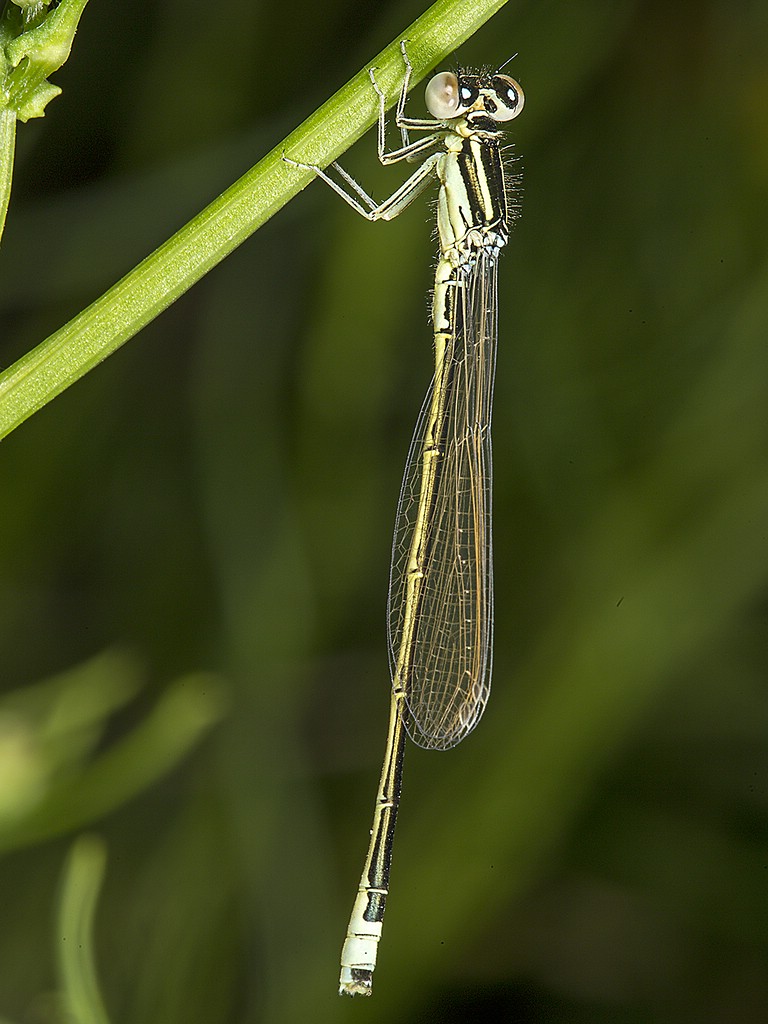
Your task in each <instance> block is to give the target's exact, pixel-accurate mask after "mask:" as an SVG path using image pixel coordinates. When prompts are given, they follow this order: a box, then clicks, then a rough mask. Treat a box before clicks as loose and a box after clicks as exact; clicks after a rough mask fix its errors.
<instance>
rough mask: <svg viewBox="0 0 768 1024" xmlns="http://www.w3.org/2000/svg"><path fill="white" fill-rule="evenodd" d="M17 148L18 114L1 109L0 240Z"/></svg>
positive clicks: (9, 198)
mask: <svg viewBox="0 0 768 1024" xmlns="http://www.w3.org/2000/svg"><path fill="white" fill-rule="evenodd" d="M15 148H16V112H15V111H13V110H11V108H10V107H0V239H1V238H2V237H3V228H4V227H5V218H6V214H7V213H8V203H9V202H10V200H11V180H12V178H13V154H14V151H15Z"/></svg>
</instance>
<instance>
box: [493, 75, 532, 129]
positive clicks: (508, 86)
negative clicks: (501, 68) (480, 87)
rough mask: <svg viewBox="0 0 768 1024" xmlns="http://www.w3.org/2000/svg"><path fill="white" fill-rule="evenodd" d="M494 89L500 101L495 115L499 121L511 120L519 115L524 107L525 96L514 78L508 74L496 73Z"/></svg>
mask: <svg viewBox="0 0 768 1024" xmlns="http://www.w3.org/2000/svg"><path fill="white" fill-rule="evenodd" d="M493 89H494V92H495V93H496V98H497V100H498V102H499V106H498V109H497V110H496V112H495V114H494V117H495V119H496V120H497V121H511V120H512V118H513V117H517V115H518V114H519V113H520V111H521V110H522V109H523V105H524V103H525V96H524V95H523V90H522V89H521V88H520V86H519V85H518V83H517V82H516V81H515V80H514V78H508V77H507V76H506V75H496V77H495V78H494V80H493Z"/></svg>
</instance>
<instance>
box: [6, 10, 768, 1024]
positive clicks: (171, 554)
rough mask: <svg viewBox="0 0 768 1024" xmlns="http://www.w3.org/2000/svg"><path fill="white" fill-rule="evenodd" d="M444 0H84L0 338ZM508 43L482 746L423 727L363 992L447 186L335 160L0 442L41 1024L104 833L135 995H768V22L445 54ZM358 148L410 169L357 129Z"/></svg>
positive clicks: (87, 284) (94, 285)
mask: <svg viewBox="0 0 768 1024" xmlns="http://www.w3.org/2000/svg"><path fill="white" fill-rule="evenodd" d="M421 10H422V7H421V5H419V4H417V3H416V2H415V0H391V2H390V0H387V2H382V3H379V4H375V5H374V4H371V5H360V4H358V3H351V2H334V0H328V2H327V3H324V4H322V5H319V4H304V3H300V4H296V5H288V6H287V7H286V5H284V4H283V5H273V4H267V3H264V2H257V3H250V2H245V0H233V2H232V3H231V4H229V5H227V9H226V18H225V17H224V16H223V15H222V14H221V11H220V10H219V11H218V13H217V17H216V18H213V17H212V16H211V13H210V5H209V4H207V3H203V2H201V0H184V2H183V3H182V2H181V0H166V2H165V3H163V4H157V5H141V4H134V5H129V4H120V5H115V4H96V5H94V4H91V5H90V6H89V7H88V11H87V15H86V17H85V18H84V20H83V22H82V24H81V26H80V29H79V31H78V37H77V47H76V52H75V54H74V56H73V58H72V59H70V61H69V62H68V63H67V64H66V66H65V67H64V68H62V69H61V71H59V72H58V73H57V84H59V85H60V86H61V87H62V88H63V94H62V96H61V97H60V98H59V99H58V101H57V103H56V104H55V105H54V106H53V107H51V109H50V111H49V115H48V116H47V117H46V118H45V119H44V120H43V121H39V122H30V123H29V124H28V125H26V126H25V127H24V130H23V131H21V132H20V133H19V139H18V150H17V164H16V176H15V183H14V195H13V199H12V202H11V208H10V212H9V217H8V223H7V227H6V233H5V237H4V240H3V248H2V250H1V251H0V360H1V361H2V363H3V365H7V364H9V363H11V362H12V361H13V360H14V359H16V358H18V357H19V356H20V355H22V354H23V353H24V352H25V351H26V350H27V349H28V348H29V347H31V346H32V345H33V344H35V343H36V342H38V341H39V340H41V339H42V338H43V337H45V336H46V335H47V334H48V333H50V332H51V331H52V330H54V329H55V328H56V327H57V326H59V325H60V324H61V323H62V322H64V320H65V319H67V318H68V317H70V316H72V315H73V314H75V313H76V312H77V311H78V310H79V309H80V308H82V307H83V306H84V305H85V304H86V303H87V302H89V301H91V299H93V298H94V297H96V296H97V295H98V294H100V293H101V292H102V291H103V290H104V289H105V288H107V287H108V286H109V285H110V284H111V283H112V282H113V281H114V280H115V279H116V278H117V277H118V276H119V275H120V274H122V273H124V272H125V271H126V270H128V269H130V268H131V266H133V265H134V264H135V263H136V262H137V261H138V260H139V259H140V258H141V257H142V256H144V255H145V254H146V253H147V252H148V251H150V250H151V249H152V248H153V247H154V246H155V245H157V244H158V243H159V242H161V241H162V240H163V239H164V238H165V237H167V235H168V234H169V233H170V232H171V231H172V230H174V229H175V228H176V227H177V226H178V225H180V224H181V223H183V222H184V221H185V220H187V219H188V218H189V217H190V216H191V215H192V214H193V213H194V212H195V211H196V210H197V209H199V208H200V207H202V206H203V205H204V204H205V203H206V202H208V201H209V200H210V199H211V198H212V197H213V196H214V195H216V194H218V193H219V192H221V191H222V190H223V189H224V188H225V187H226V186H227V185H228V184H229V183H230V182H231V181H232V180H233V179H234V178H235V177H236V176H237V175H239V174H241V173H242V172H243V171H244V170H245V169H246V168H247V167H248V166H249V165H250V164H251V163H253V162H254V161H255V160H256V159H258V157H259V156H260V155H261V154H263V153H264V152H266V151H267V149H268V148H270V147H271V146H273V145H275V144H276V143H277V142H279V140H280V139H281V138H282V137H283V136H284V135H285V134H286V133H287V132H288V130H290V128H291V127H293V126H294V125H295V124H297V123H298V122H299V121H300V120H301V119H302V118H303V117H304V116H306V115H307V114H308V113H309V112H311V111H312V110H313V109H314V108H315V107H316V106H317V105H318V104H319V103H320V102H321V101H322V100H323V99H324V98H326V97H327V96H328V95H329V94H330V93H331V92H332V91H333V90H334V89H336V88H337V87H338V86H339V85H341V84H342V83H343V82H345V81H346V80H347V79H348V78H350V77H351V75H352V74H353V73H355V72H356V71H358V70H359V68H360V67H362V66H364V65H365V63H366V61H367V60H368V59H369V57H370V55H371V54H373V53H375V52H377V51H378V50H379V49H380V48H381V47H382V46H383V45H385V44H386V43H387V42H389V41H390V40H391V39H393V38H395V37H396V36H397V33H398V32H399V31H402V28H403V26H405V25H407V24H408V23H409V22H410V21H411V20H413V18H414V17H416V16H417V15H418V14H419V13H420V11H421ZM286 13H287V14H289V15H290V28H291V41H290V46H288V45H287V44H286V33H285V18H286ZM233 25H237V26H238V29H239V31H237V32H233V31H232V26H233ZM223 41H226V46H225V47H224V46H223ZM516 51H519V56H518V57H517V58H516V59H515V61H514V65H513V66H514V71H513V74H514V75H515V77H517V78H519V80H520V81H521V83H522V85H523V87H524V88H525V91H526V109H525V112H524V114H523V116H522V117H521V119H520V120H519V122H515V123H514V125H513V126H512V127H513V130H512V131H511V133H510V134H511V136H512V137H513V138H514V141H515V145H516V150H517V153H519V154H520V155H521V161H520V163H519V164H518V165H517V167H518V168H522V170H523V174H524V186H523V194H522V199H521V202H522V215H521V218H520V221H519V223H518V225H517V227H516V229H515V231H514V233H513V237H512V240H511V243H510V246H509V249H508V251H507V253H505V256H504V260H503V264H502V267H501V273H500V277H501V295H500V305H501V336H500V348H499V359H498V372H497V392H496V405H495V414H494V415H495V421H494V438H495V558H496V604H497V630H496V632H497V636H496V645H495V663H494V694H493V699H492V701H491V703H490V705H489V708H488V711H487V712H486V715H485V717H484V719H483V722H482V724H481V726H480V727H479V728H478V729H477V731H476V732H475V733H474V734H473V735H472V737H471V738H470V739H469V740H467V742H466V743H464V744H462V745H461V746H460V747H459V748H458V749H457V750H455V751H453V752H451V753H450V754H445V755H441V754H434V753H428V752H423V751H419V750H416V749H414V748H409V750H408V755H407V761H406V778H405V791H404V802H403V807H402V812H401V816H400V824H399V834H398V840H397V847H396V851H395V860H394V868H393V880H392V881H393V894H392V898H391V901H390V906H389V909H388V918H387V922H386V927H385V930H384V939H383V943H382V949H381V955H380V965H379V968H378V970H377V978H376V985H375V991H374V995H373V998H372V999H371V1001H370V1002H369V1003H367V1004H366V1005H364V1006H360V1005H356V1004H354V1003H352V1002H342V1001H341V1000H339V998H338V997H337V995H336V979H337V958H338V953H339V949H340V946H341V941H342V938H343V932H344V928H345V925H346V921H347V917H348V913H349V909H350V905H351V900H352V896H353V893H354V889H355V886H356V883H357V878H358V875H359V871H360V867H361V863H362V856H363V852H364V846H365V841H366V830H367V829H368V827H369V824H370V812H371V809H372V801H373V797H374V792H375V785H376V778H377V774H378V771H379V759H380V756H381V753H382V751H383V744H384V733H385V727H386V713H387V705H388V679H387V658H386V652H385V639H384V627H383V619H384V604H385V597H386V594H385V590H386V579H387V568H388V558H389V543H390V540H389V538H390V534H391V527H392V522H393V518H394V507H395V503H396V497H397V492H398V487H399V477H400V473H401V471H402V465H403V462H404V459H405V453H406V451H407V445H408V441H409V437H410V431H411V429H412V426H413V423H414V422H415V419H416V413H417V410H418V408H419V403H420V400H421V396H422V394H423V392H424V390H425V389H426V385H427V382H428V380H429V377H430V372H431V371H430V361H431V354H430V334H429V329H428V326H427V316H426V310H427V302H426V299H425V296H426V294H427V292H428V290H429V287H430V270H431V266H432V263H433V259H434V257H433V254H432V241H431V238H430V234H431V212H430V208H429V204H428V202H426V201H425V202H423V203H420V204H416V205H414V207H413V209H412V210H411V211H410V212H409V215H408V216H404V217H402V218H400V220H399V221H397V222H394V223H392V224H390V225H379V226H371V225H369V224H366V223H364V222H362V221H359V220H358V219H357V218H355V217H354V216H353V215H352V214H351V213H350V211H349V210H348V209H346V207H344V204H342V203H340V202H337V201H336V200H335V199H334V197H333V196H332V195H330V194H329V193H328V192H327V190H323V189H321V188H320V187H319V186H317V187H311V188H310V189H308V190H307V191H306V192H305V193H304V194H303V196H301V197H299V199H297V200H296V201H295V202H294V203H292V204H291V206H290V207H289V208H287V209H286V210H285V211H284V212H283V213H282V214H281V215H280V216H278V217H277V218H275V219H274V220H272V221H271V222H270V223H269V224H267V225H266V226H265V227H264V228H263V229H262V230H260V231H259V232H258V234H257V235H256V236H255V237H254V238H253V239H252V240H251V241H250V242H249V243H248V244H247V245H246V246H243V248H242V249H241V250H239V251H238V252H236V253H235V254H234V255H233V257H231V258H230V259H229V260H227V261H226V263H225V264H224V265H222V266H221V267H219V268H217V269H216V270H215V271H214V272H212V273H211V274H210V275H209V276H208V278H207V279H206V280H204V281H203V282H202V283H201V284H200V285H199V286H198V287H196V288H195V289H194V290H193V291H192V292H190V293H189V294H188V295H186V296H185V297H184V298H183V299H182V300H180V301H179V302H177V303H176V304H175V305H174V306H173V307H172V308H171V309H169V310H168V311H167V312H166V313H165V314H164V315H163V316H162V317H161V318H159V319H158V320H157V321H155V322H154V323H153V324H152V325H150V326H149V327H148V328H147V329H146V330H145V331H144V332H143V333H142V334H141V335H140V336H139V337H138V338H136V339H135V340H134V341H132V342H131V343H130V344H129V345H128V346H126V347H125V348H124V349H123V350H122V351H121V352H120V353H118V354H117V355H116V356H115V357H114V358H112V359H110V360H109V361H108V362H107V363H105V364H104V366H103V367H101V368H100V369H98V370H96V371H95V372H93V373H91V374H89V375H88V377H87V378H86V379H84V380H83V381H81V382H79V383H78V384H77V385H76V386H74V387H73V388H71V389H70V390H69V391H68V392H66V393H65V394H64V395H62V396H61V397H60V398H58V399H57V400H56V401H55V402H54V403H52V404H51V405H50V406H48V407H47V408H45V409H44V410H42V411H41V412H40V413H38V414H37V415H35V416H34V417H33V418H32V419H31V420H29V421H28V422H27V423H26V424H25V425H24V426H23V427H22V428H20V429H19V430H17V431H15V433H14V434H13V435H11V436H10V437H9V438H8V439H7V440H6V441H5V442H4V443H3V445H2V448H0V480H1V481H2V512H3V515H2V525H3V528H2V530H1V531H0V666H2V682H3V688H4V690H5V691H7V693H6V695H5V697H4V698H2V699H0V839H1V840H2V844H3V847H4V858H3V870H2V873H0V901H1V903H2V906H3V922H4V928H3V931H2V935H0V964H1V965H2V969H1V970H0V1015H5V1016H6V1017H7V1018H8V1019H11V1020H14V1021H15V1022H17V1024H20V1022H33V1024H37V1022H40V1021H42V1022H45V1024H47V1022H49V1021H53V1020H59V1019H60V1016H59V1014H60V1005H61V1004H60V1002H59V999H58V997H56V996H55V995H54V990H56V988H57V987H64V988H66V985H67V981H66V976H64V977H63V978H62V977H61V976H59V975H57V963H62V961H61V959H60V957H61V949H60V947H59V945H58V942H59V932H60V929H59V927H58V926H57V925H56V924H55V923H54V922H55V920H56V914H57V907H59V908H60V909H59V911H58V913H59V915H60V920H64V916H63V915H64V911H65V910H66V909H67V908H69V909H70V910H71V912H72V914H74V915H75V918H73V919H78V920H79V918H77V914H78V913H79V914H80V915H81V916H82V918H83V920H87V917H88V905H87V904H88V901H89V900H92V899H93V898H95V892H96V890H97V889H98V884H99V883H98V875H99V872H100V865H99V860H98V858H99V856H100V853H99V852H98V851H99V850H100V847H90V848H83V847H82V846H81V847H75V848H74V850H73V852H72V854H71V857H72V858H74V859H71V860H69V861H67V856H68V854H67V851H68V850H69V848H70V846H71V844H72V841H73V838H74V837H75V836H76V834H77V831H78V830H79V829H80V828H82V827H87V828H88V829H89V830H93V829H96V830H97V831H98V833H99V835H100V836H101V837H103V841H104V842H105V844H106V849H107V864H106V873H105V877H104V882H103V887H102V891H101V895H100V897H99V903H98V906H97V908H96V916H95V932H94V936H93V950H92V951H90V950H89V951H88V955H89V956H91V955H92V956H93V958H94V959H95V962H96V963H97V964H98V968H99V984H100V987H101V996H102V998H103V1002H104V1004H105V1006H106V1008H107V1012H108V1015H109V1019H110V1020H111V1021H112V1022H113V1024H147V1022H152V1024H177V1022H178V1024H181V1022H185V1024H186V1022H189V1021H198V1020H199V1021H216V1022H233V1024H234V1022H245V1021H249V1022H254V1021H258V1022H265V1024H295V1022H296V1021H297V1020H302V1019H306V1018H307V1017H308V1016H311V1018H312V1020H313V1021H315V1022H316V1024H322V1022H324V1021H334V1022H336V1021H342V1022H343V1021H347V1020H349V1021H351V1020H353V1019H357V1018H358V1017H359V1015H360V1014H361V1013H364V1014H365V1016H366V1020H368V1021H376V1022H378V1021H398V1022H399V1024H407V1022H411V1021H413V1022H415V1021H419V1022H420V1024H423V1022H428V1021H435V1022H437V1021H440V1022H450V1021H467V1020H473V1021H474V1020H483V1019H490V1020H495V1021H498V1020H509V1021H515V1022H521V1024H522V1022H537V1024H538V1022H542V1024H558V1022H560V1021H562V1022H568V1024H574V1022H575V1024H580V1022H585V1024H593V1022H603V1021H605V1022H608V1021H610V1022H611V1024H639V1022H646V1021H648V1022H650V1021H653V1022H660V1021H663V1022H665V1024H666V1022H669V1024H684V1022H685V1024H687V1022H690V1021H696V1022H697V1024H708V1022H713V1024H715V1022H728V1024H740V1022H744V1024H753V1022H755V1021H758V1020H763V1019H766V1018H768V960H767V959H766V956H765V950H766V948H768V912H767V911H766V907H768V901H766V898H765V891H766V885H767V884H768V699H767V696H768V686H767V685H766V670H767V669H768V458H767V457H768V344H767V342H768V246H766V244H765V239H766V237H768V225H767V224H766V219H768V202H766V199H767V198H768V132H766V118H765V110H766V107H767V106H768V70H767V69H768V59H767V58H768V8H767V7H766V5H765V3H764V2H762V0H761V2H758V0H741V2H738V3H736V4H732V3H729V4H726V3H724V2H723V0H705V2H704V3H697V4H695V5H694V4H693V3H690V2H687V0H684V2H682V3H678V4H674V5H670V4H665V3H661V2H658V0H656V2H645V3H641V2H636V3H632V2H629V0H626V2H619V3H616V2H614V3H608V2H605V0H603V2H597V0H581V2H580V3H578V4H562V3H552V2H541V0H540V2H538V3H534V2H532V0H517V2H516V0H511V2H510V3H509V4H507V6H506V7H505V8H504V9H503V10H502V12H501V13H500V14H499V15H498V16H497V17H495V18H494V19H493V20H492V21H491V22H490V23H489V24H488V25H487V26H486V27H485V28H484V29H483V30H482V31H481V32H479V33H478V34H477V35H476V36H475V37H474V38H473V39H471V40H470V41H469V42H468V43H467V44H466V45H465V46H464V47H463V48H462V50H461V52H460V53H458V54H457V60H458V61H460V62H461V63H463V64H467V65H472V64H477V63H479V64H483V63H485V64H500V63H502V62H503V61H504V60H506V59H507V57H509V56H510V54H512V53H514V52H516ZM420 93H421V90H418V91H417V93H416V94H415V95H414V101H413V103H414V107H413V109H414V110H419V109H421V106H420V105H421V99H420V95H419V94H420ZM345 164H346V166H347V167H348V168H349V169H350V170H351V171H353V173H355V174H356V175H357V176H358V177H359V178H360V180H361V181H364V182H365V183H366V184H367V185H368V184H369V185H370V188H371V189H372V190H373V192H374V194H376V195H384V194H386V192H387V190H388V189H390V190H391V188H392V180H393V179H392V175H393V174H395V172H394V171H393V170H392V169H383V168H380V167H378V166H377V165H376V160H375V151H374V143H373V140H372V138H368V139H366V140H364V142H363V143H362V144H361V145H360V146H358V147H356V149H355V151H354V152H353V153H350V154H349V157H348V159H347V160H346V161H345ZM126 651H127V652H131V653H130V654H125V653H115V652H126ZM103 652H107V653H103ZM222 678H224V679H226V681H227V682H226V706H227V709H228V710H227V711H226V712H225V714H224V718H223V719H222V720H221V721H220V722H219V724H218V725H217V726H216V728H215V729H213V730H211V731H210V733H209V735H207V736H206V737H205V738H203V734H204V733H205V732H207V730H208V728H209V726H210V725H212V724H213V722H214V721H216V720H217V719H218V718H219V716H220V715H221V713H222V710H223V708H224V704H223V695H222V691H223V687H222V683H221V681H220V680H221V679H222ZM41 679H43V680H47V681H46V682H43V683H40V682H38V680H41ZM169 680H176V682H174V683H171V684H170V685H169V682H168V681H169ZM182 759H183V766H180V765H181V762H182ZM87 842H92V840H87ZM83 849H86V855H85V860H83ZM88 849H90V854H88V852H87V850H88ZM78 850H79V853H78ZM94 851H96V852H95V854H94ZM78 856H79V857H80V860H79V861H78V860H77V857H78ZM89 856H90V860H88V857H89ZM65 861H66V862H67V863H68V864H69V867H68V868H67V873H66V879H68V881H67V883H66V884H65V886H64V889H63V894H64V895H62V897H61V902H59V896H58V895H57V894H58V886H59V879H60V878H61V877H62V873H63V872H64V865H65ZM78 865H79V871H80V874H79V875H76V874H75V872H76V869H78ZM89 865H90V866H89ZM89 872H90V873H89ZM73 878H74V879H75V881H77V879H78V878H79V888H78V885H75V882H74V881H73ZM78 892H79V893H80V897H79V898H80V899H81V901H82V905H81V906H80V910H79V911H78V902H77V899H78V897H77V893H78ZM68 899H69V900H70V902H69V903H68V902H67V900H68ZM67 912H69V911H67ZM68 919H69V918H68ZM57 979H58V980H57Z"/></svg>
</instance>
